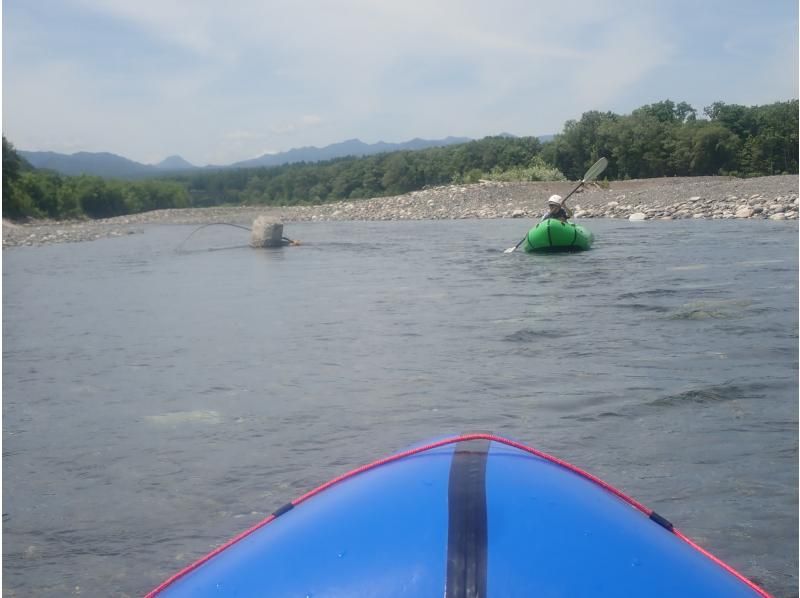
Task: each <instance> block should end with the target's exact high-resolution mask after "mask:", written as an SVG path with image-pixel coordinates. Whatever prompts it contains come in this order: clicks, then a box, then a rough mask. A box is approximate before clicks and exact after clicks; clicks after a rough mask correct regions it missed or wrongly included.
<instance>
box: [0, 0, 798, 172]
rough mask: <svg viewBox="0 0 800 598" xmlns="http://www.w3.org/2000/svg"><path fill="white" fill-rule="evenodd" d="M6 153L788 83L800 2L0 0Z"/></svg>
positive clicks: (153, 148) (559, 121) (278, 147)
mask: <svg viewBox="0 0 800 598" xmlns="http://www.w3.org/2000/svg"><path fill="white" fill-rule="evenodd" d="M2 17H3V98H2V102H3V104H2V108H3V134H4V135H5V136H6V137H7V138H8V139H9V140H10V141H11V142H12V143H13V144H14V145H15V146H16V147H17V148H18V149H24V150H50V151H57V152H63V153H73V152H77V151H108V152H112V153H115V154H119V155H122V156H125V157H127V158H130V159H133V160H136V161H139V162H144V163H155V162H158V161H160V160H162V159H164V158H165V157H167V156H169V155H174V154H178V155H180V156H182V157H184V158H185V159H187V160H189V161H190V162H192V163H193V164H196V165H205V164H229V163H231V162H235V161H237V160H244V159H247V158H253V157H256V156H260V155H262V154H264V153H268V152H277V151H286V150H288V149H291V148H293V147H301V146H307V145H315V146H318V147H321V146H324V145H328V144H330V143H335V142H338V141H343V140H345V139H351V138H359V139H361V140H362V141H365V142H367V143H374V142H377V141H389V142H398V141H406V140H408V139H411V138H413V137H423V138H427V139H434V138H442V137H446V136H448V135H453V136H466V137H472V138H480V137H484V136H486V135H492V134H497V133H501V132H508V133H512V134H515V135H545V134H551V133H557V132H560V131H561V130H562V127H563V125H564V122H565V121H567V120H568V119H579V118H580V116H581V114H582V113H583V112H586V111H588V110H602V111H606V110H610V111H613V112H616V113H618V114H626V113H629V112H630V111H631V110H633V109H635V108H637V107H639V106H641V105H644V104H648V103H652V102H657V101H661V100H665V99H671V100H673V101H676V102H679V101H686V102H689V103H690V104H691V105H692V106H693V107H695V108H696V109H698V110H699V111H702V108H703V107H704V106H708V105H709V104H711V103H712V102H715V101H720V100H721V101H724V102H726V103H734V104H744V105H755V104H767V103H771V102H775V101H785V100H789V99H794V98H797V97H798V6H797V1H796V0H726V1H723V0H704V1H703V2H696V1H694V0H693V1H684V0H670V1H668V2H665V1H658V0H630V1H628V0H607V1H602V0H591V1H588V0H559V1H557V2H556V1H550V0H535V1H533V0H492V1H491V2H489V1H488V0H484V1H477V0H436V1H435V2H431V1H430V0H425V1H420V0H338V1H336V2H334V1H324V0H231V2H225V3H223V2H219V1H217V0H136V1H131V0H5V1H4V2H3V15H2Z"/></svg>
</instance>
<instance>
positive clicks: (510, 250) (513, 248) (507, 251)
mask: <svg viewBox="0 0 800 598" xmlns="http://www.w3.org/2000/svg"><path fill="white" fill-rule="evenodd" d="M515 249H516V247H509V248H508V249H506V250H505V251H504V252H503V253H513V251H514V250H515Z"/></svg>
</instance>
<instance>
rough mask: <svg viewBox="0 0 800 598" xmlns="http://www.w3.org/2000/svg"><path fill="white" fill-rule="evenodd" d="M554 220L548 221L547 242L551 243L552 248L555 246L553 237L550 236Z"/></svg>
mask: <svg viewBox="0 0 800 598" xmlns="http://www.w3.org/2000/svg"><path fill="white" fill-rule="evenodd" d="M551 220H552V218H548V219H547V242H548V243H550V247H552V246H553V237H551V236H550V221H551Z"/></svg>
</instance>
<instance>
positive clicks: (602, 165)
mask: <svg viewBox="0 0 800 598" xmlns="http://www.w3.org/2000/svg"><path fill="white" fill-rule="evenodd" d="M606 166H608V158H600V159H599V160H598V161H597V162H595V163H594V164H592V166H591V168H589V170H587V171H586V174H585V175H583V182H586V181H591V180H594V179H596V178H597V176H598V175H599V174H600V173H601V172H603V171H604V170H605V169H606Z"/></svg>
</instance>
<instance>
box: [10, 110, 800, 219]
mask: <svg viewBox="0 0 800 598" xmlns="http://www.w3.org/2000/svg"><path fill="white" fill-rule="evenodd" d="M600 156H606V157H608V158H609V166H608V169H607V170H606V172H605V176H606V177H607V178H608V179H610V180H614V179H636V178H652V177H664V176H699V175H732V176H741V177H752V176H764V175H773V174H797V173H798V101H797V100H792V101H788V102H776V103H774V104H769V105H764V106H752V107H746V106H740V105H735V104H725V103H723V102H716V103H714V104H712V105H711V106H708V107H706V108H705V109H704V110H703V114H702V116H700V115H698V113H697V110H695V109H694V108H693V107H692V106H690V105H689V104H687V103H685V102H680V103H677V104H676V103H674V102H672V101H670V100H666V101H664V102H658V103H655V104H650V105H647V106H642V107H641V108H638V109H637V110H634V111H633V112H632V113H631V114H629V115H618V114H614V113H612V112H596V111H592V112H586V113H584V114H583V116H582V117H581V119H580V120H578V121H574V120H571V121H568V122H567V123H565V125H564V128H563V131H562V132H561V133H560V134H558V135H555V136H554V138H553V139H552V140H550V141H546V142H541V141H540V140H539V139H537V138H535V137H487V138H484V139H481V140H477V141H471V142H468V143H464V144H459V145H452V146H447V147H436V148H428V149H424V150H417V151H399V152H392V153H385V154H377V155H374V156H367V157H347V158H337V159H334V160H328V161H325V162H317V163H296V164H287V165H283V166H276V167H266V168H252V169H222V170H214V171H207V172H206V171H204V172H201V173H195V172H190V173H186V174H181V175H172V176H168V177H162V178H157V179H151V180H147V181H136V182H132V181H123V180H106V179H102V178H100V177H92V176H79V177H69V176H64V175H59V174H57V173H54V172H50V171H42V170H36V169H34V168H32V167H31V166H30V165H29V164H28V163H27V162H26V161H25V160H24V159H22V158H21V157H20V156H19V155H18V154H17V153H16V151H14V148H13V145H12V144H11V143H10V142H9V141H7V140H6V139H5V137H4V138H3V217H4V218H12V219H22V218H52V219H62V218H82V217H89V218H106V217H112V216H120V215H124V214H131V213H137V212H143V211H148V210H155V209H163V208H184V207H203V206H214V205H258V204H264V205H298V204H317V203H326V202H332V201H338V200H342V199H359V198H367V197H384V196H393V195H400V194H403V193H407V192H410V191H415V190H419V189H423V188H425V187H430V186H437V185H446V184H453V183H455V184H460V183H471V182H477V181H478V180H481V179H488V180H496V181H520V180H525V181H540V180H564V179H569V180H578V179H579V178H580V177H581V175H582V173H583V172H584V171H585V170H586V169H587V167H588V166H589V165H590V164H591V163H592V162H594V161H595V160H596V159H597V158H598V157H600Z"/></svg>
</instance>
